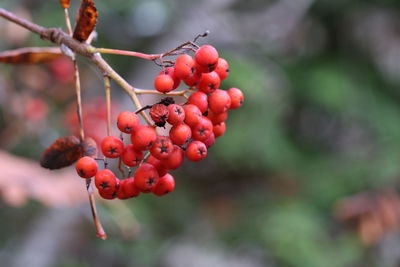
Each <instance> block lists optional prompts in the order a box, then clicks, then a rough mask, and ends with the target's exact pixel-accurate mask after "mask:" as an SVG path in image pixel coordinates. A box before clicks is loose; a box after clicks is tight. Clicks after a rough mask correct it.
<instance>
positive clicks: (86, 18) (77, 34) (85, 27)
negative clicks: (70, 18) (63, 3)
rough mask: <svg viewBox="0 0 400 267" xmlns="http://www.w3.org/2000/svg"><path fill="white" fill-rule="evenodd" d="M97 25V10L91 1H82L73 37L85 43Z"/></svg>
mask: <svg viewBox="0 0 400 267" xmlns="http://www.w3.org/2000/svg"><path fill="white" fill-rule="evenodd" d="M96 23H97V10H96V7H95V6H94V2H93V1H92V0H82V2H81V7H80V9H79V12H78V16H77V20H76V25H75V30H74V35H73V37H74V38H75V39H76V40H78V41H80V42H83V41H86V40H87V39H88V38H89V36H90V33H91V32H92V31H93V30H94V28H95V27H96Z"/></svg>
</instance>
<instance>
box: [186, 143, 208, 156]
mask: <svg viewBox="0 0 400 267" xmlns="http://www.w3.org/2000/svg"><path fill="white" fill-rule="evenodd" d="M206 156H207V147H206V145H205V144H204V143H203V142H200V141H192V142H190V143H189V145H188V146H187V148H186V157H187V159H188V160H190V161H200V160H202V159H204V158H205V157H206Z"/></svg>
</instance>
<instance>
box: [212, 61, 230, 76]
mask: <svg viewBox="0 0 400 267" xmlns="http://www.w3.org/2000/svg"><path fill="white" fill-rule="evenodd" d="M215 72H216V73H217V74H218V76H219V78H220V79H221V81H222V80H225V79H226V77H228V75H229V64H228V62H227V61H226V60H225V59H223V58H221V57H220V58H219V59H218V63H217V67H216V68H215Z"/></svg>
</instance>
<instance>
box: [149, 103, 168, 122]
mask: <svg viewBox="0 0 400 267" xmlns="http://www.w3.org/2000/svg"><path fill="white" fill-rule="evenodd" d="M149 113H150V117H151V119H152V120H153V121H154V123H155V124H156V125H157V126H159V127H164V125H165V123H166V121H167V118H168V115H169V110H168V107H167V106H166V105H164V104H154V105H153V106H151V109H150V112H149Z"/></svg>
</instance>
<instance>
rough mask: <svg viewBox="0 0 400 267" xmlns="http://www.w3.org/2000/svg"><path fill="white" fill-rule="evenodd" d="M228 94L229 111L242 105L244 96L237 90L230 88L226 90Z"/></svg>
mask: <svg viewBox="0 0 400 267" xmlns="http://www.w3.org/2000/svg"><path fill="white" fill-rule="evenodd" d="M228 94H229V96H230V97H231V102H232V104H231V109H237V108H239V107H241V106H242V105H243V102H244V95H243V93H242V91H241V90H240V89H238V88H231V89H229V90H228Z"/></svg>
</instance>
